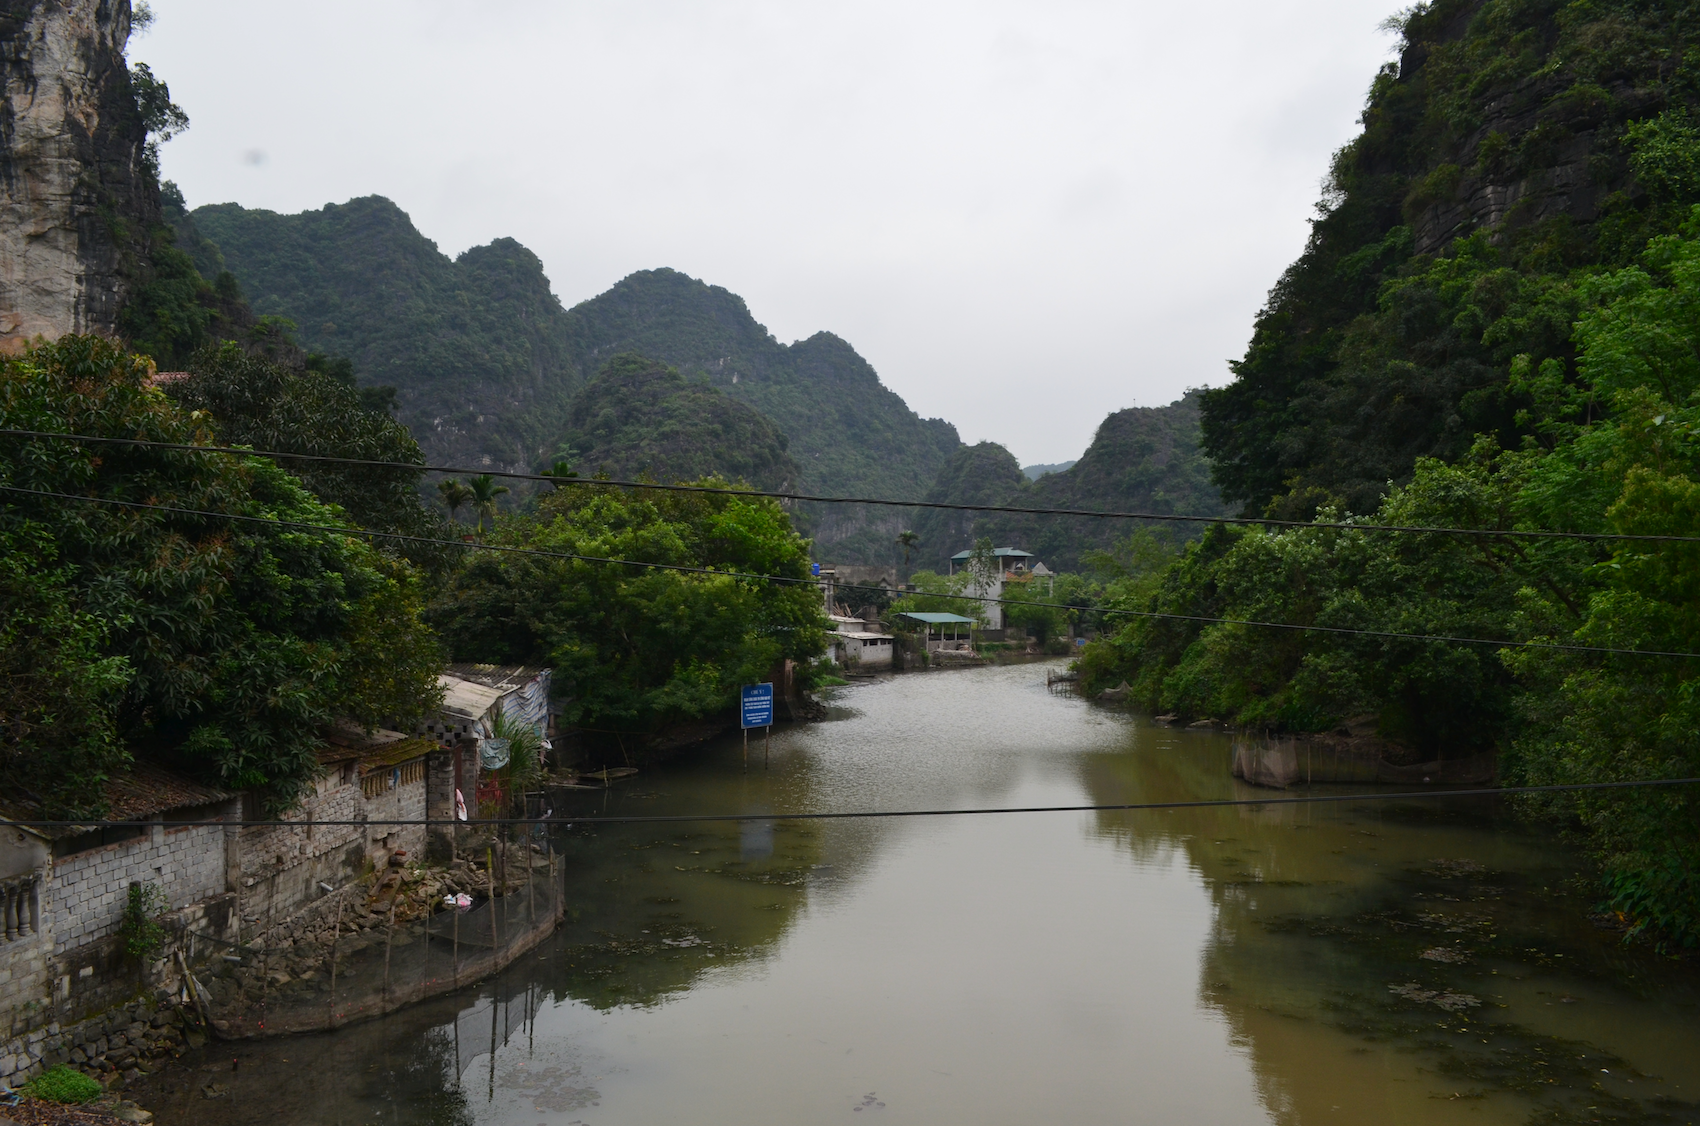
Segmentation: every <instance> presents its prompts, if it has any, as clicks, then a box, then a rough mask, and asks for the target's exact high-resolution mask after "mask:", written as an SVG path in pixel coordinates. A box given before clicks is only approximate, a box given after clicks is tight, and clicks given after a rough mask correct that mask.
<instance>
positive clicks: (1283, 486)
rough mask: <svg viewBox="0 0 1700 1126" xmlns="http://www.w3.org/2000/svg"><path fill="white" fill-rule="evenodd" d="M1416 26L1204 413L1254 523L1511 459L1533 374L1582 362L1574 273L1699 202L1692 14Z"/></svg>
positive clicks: (1596, 13)
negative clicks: (1459, 467)
mask: <svg viewBox="0 0 1700 1126" xmlns="http://www.w3.org/2000/svg"><path fill="white" fill-rule="evenodd" d="M1403 26H1404V45H1403V50H1402V53H1401V56H1400V60H1399V62H1398V64H1397V65H1389V66H1388V67H1387V68H1385V69H1384V70H1383V72H1382V73H1381V74H1380V75H1379V76H1378V77H1377V79H1376V81H1375V84H1374V86H1373V88H1372V89H1371V91H1370V96H1369V105H1368V107H1367V108H1366V109H1365V111H1364V116H1363V122H1364V130H1363V133H1362V134H1361V135H1360V136H1359V137H1358V138H1357V139H1356V140H1355V141H1353V142H1352V143H1351V144H1349V145H1347V146H1346V147H1345V148H1344V149H1342V150H1341V151H1340V153H1339V154H1338V156H1337V157H1336V158H1335V161H1334V164H1333V168H1332V171H1331V175H1330V179H1329V182H1328V184H1327V190H1326V194H1325V197H1324V199H1323V202H1322V204H1321V205H1320V208H1319V215H1318V217H1317V219H1316V220H1315V221H1314V226H1313V232H1312V236H1311V239H1310V243H1309V245H1308V246H1307V247H1306V249H1305V252H1304V254H1303V255H1302V256H1301V257H1300V258H1299V260H1298V261H1297V262H1295V263H1294V264H1293V265H1292V266H1291V267H1290V268H1289V269H1288V270H1287V272H1286V273H1285V274H1284V275H1283V276H1282V278H1281V279H1280V281H1279V282H1278V283H1277V285H1276V286H1275V288H1274V290H1273V291H1271V293H1270V296H1269V301H1268V304H1267V305H1266V307H1265V308H1264V310H1263V312H1262V313H1261V314H1260V315H1259V317H1258V320H1257V324H1256V327H1255V331H1254V334H1253V338H1252V342H1251V345H1250V347H1249V348H1248V350H1247V352H1246V354H1245V357H1244V358H1243V359H1242V360H1240V361H1239V362H1238V363H1237V364H1235V365H1234V371H1235V373H1236V375H1237V376H1238V378H1237V379H1236V380H1235V381H1234V382H1233V383H1232V384H1231V385H1229V386H1227V387H1224V388H1221V389H1220V390H1215V391H1210V392H1208V393H1207V394H1206V395H1205V399H1204V446H1205V450H1206V452H1207V453H1208V454H1209V455H1210V457H1211V458H1213V459H1214V461H1215V463H1216V479H1217V480H1218V482H1219V483H1220V484H1221V486H1222V489H1223V492H1224V494H1225V495H1226V497H1227V498H1228V500H1230V501H1232V502H1236V503H1238V504H1242V505H1245V506H1246V507H1247V508H1249V509H1253V510H1261V509H1263V508H1264V506H1265V505H1267V504H1270V503H1271V502H1275V503H1276V506H1277V508H1280V509H1282V510H1284V511H1287V512H1290V513H1298V514H1304V513H1308V512H1310V511H1314V510H1315V509H1316V508H1317V507H1318V506H1319V505H1322V504H1329V503H1332V504H1336V505H1339V506H1341V507H1343V508H1344V509H1346V510H1348V511H1353V512H1360V513H1363V512H1369V511H1373V510H1374V508H1375V507H1376V505H1377V504H1378V503H1379V502H1380V498H1381V497H1382V495H1383V494H1384V493H1385V491H1386V488H1387V484H1388V482H1389V481H1393V482H1404V481H1408V480H1409V479H1410V478H1411V474H1412V472H1413V470H1414V467H1415V465H1416V463H1417V461H1418V460H1419V459H1420V458H1422V457H1439V458H1443V459H1445V460H1455V459H1457V458H1459V457H1461V456H1463V455H1464V454H1465V453H1466V451H1468V450H1469V449H1470V448H1471V446H1472V445H1473V443H1474V441H1475V436H1476V435H1478V434H1489V435H1492V436H1494V437H1495V438H1496V439H1497V440H1498V441H1499V443H1500V444H1501V445H1502V446H1505V447H1507V448H1517V447H1518V446H1519V445H1520V443H1521V441H1522V439H1523V438H1524V437H1525V436H1527V435H1530V434H1531V433H1532V431H1531V429H1530V423H1529V421H1528V419H1527V417H1526V412H1527V410H1528V408H1529V406H1530V395H1529V391H1528V389H1527V388H1526V387H1524V386H1521V385H1520V384H1519V382H1518V380H1517V379H1516V378H1515V377H1514V375H1513V366H1514V364H1515V363H1516V362H1517V358H1518V357H1519V356H1528V357H1530V360H1531V361H1532V362H1533V364H1534V365H1535V366H1536V367H1537V368H1538V367H1539V366H1540V365H1541V364H1542V363H1544V362H1545V361H1547V360H1549V359H1550V360H1555V361H1557V362H1559V363H1568V361H1569V360H1570V358H1571V356H1572V354H1573V343H1572V340H1571V332H1570V325H1571V323H1572V322H1573V321H1574V320H1575V318H1576V315H1577V313H1578V310H1579V306H1578V293H1577V290H1576V287H1575V284H1574V282H1575V278H1576V277H1577V276H1578V275H1586V274H1588V273H1591V272H1600V271H1602V270H1609V269H1615V268H1621V267H1623V266H1626V265H1628V264H1630V263H1631V262H1633V261H1634V259H1635V257H1636V255H1638V254H1639V253H1640V250H1641V247H1642V246H1643V245H1644V244H1645V243H1646V241H1647V239H1648V238H1649V237H1651V236H1653V235H1656V234H1659V233H1661V232H1669V231H1671V230H1672V229H1674V227H1675V225H1676V224H1677V223H1680V222H1681V221H1682V218H1683V217H1684V216H1685V215H1686V212H1687V205H1688V203H1690V202H1693V199H1694V194H1693V193H1694V191H1695V189H1696V188H1697V187H1700V181H1697V178H1696V175H1695V169H1694V166H1693V164H1692V156H1691V154H1692V151H1693V149H1692V144H1691V142H1692V138H1693V136H1694V127H1693V125H1692V124H1691V123H1690V121H1691V119H1690V116H1689V112H1690V108H1691V107H1694V106H1695V105H1696V104H1697V103H1700V70H1697V69H1696V66H1697V60H1700V50H1697V47H1700V20H1696V18H1695V12H1694V10H1693V9H1692V8H1691V7H1690V6H1687V5H1682V4H1669V3H1658V2H1650V0H1586V2H1580V0H1578V2H1572V3H1558V2H1555V0H1435V2H1433V3H1426V4H1420V5H1418V6H1416V7H1415V8H1413V9H1412V10H1411V11H1410V12H1409V13H1407V17H1406V19H1405V21H1404V25H1403ZM1282 498H1284V499H1282Z"/></svg>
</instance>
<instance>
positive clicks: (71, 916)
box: [44, 825, 225, 957]
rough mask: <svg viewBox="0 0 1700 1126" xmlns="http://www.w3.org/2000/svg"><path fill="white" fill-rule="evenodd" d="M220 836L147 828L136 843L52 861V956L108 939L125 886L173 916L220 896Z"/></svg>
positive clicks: (201, 830) (218, 829)
mask: <svg viewBox="0 0 1700 1126" xmlns="http://www.w3.org/2000/svg"><path fill="white" fill-rule="evenodd" d="M224 833H225V830H224V827H223V826H221V825H202V826H188V827H185V828H177V829H174V828H171V827H170V826H168V825H155V826H154V827H153V828H151V829H150V830H148V832H147V833H145V834H144V835H142V836H140V837H135V838H132V839H130V840H127V841H120V842H118V843H116V844H109V845H102V846H101V847H99V848H93V849H90V850H88V851H87V852H79V853H77V854H75V855H74V856H67V857H63V858H60V859H56V860H55V861H54V862H53V876H52V879H51V880H50V881H49V882H48V886H47V903H46V904H45V905H44V906H45V914H46V915H47V920H48V921H47V926H46V927H45V928H44V929H46V930H47V931H48V932H49V934H50V935H51V937H52V943H53V955H54V956H55V957H58V956H60V955H63V954H64V953H65V951H66V950H70V949H75V948H76V947H79V946H85V945H87V944H89V943H91V942H97V941H99V940H101V939H103V938H107V937H109V936H111V935H113V934H116V933H117V931H118V925H119V923H120V922H121V921H122V919H123V914H124V904H125V901H126V900H127V899H128V897H129V894H130V885H131V884H134V883H144V884H156V885H158V887H159V888H160V889H161V890H162V891H163V892H164V893H165V898H166V903H167V906H168V908H170V909H173V910H175V909H177V908H180V907H186V906H188V905H189V904H191V903H194V902H196V901H197V900H201V899H205V898H207V897H208V896H211V895H218V894H221V893H223V891H224V890H225V856H224Z"/></svg>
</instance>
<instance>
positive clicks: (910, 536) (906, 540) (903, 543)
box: [896, 532, 921, 586]
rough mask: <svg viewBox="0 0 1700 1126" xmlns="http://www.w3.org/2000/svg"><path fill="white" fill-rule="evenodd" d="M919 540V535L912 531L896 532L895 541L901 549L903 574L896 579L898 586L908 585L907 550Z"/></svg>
mask: <svg viewBox="0 0 1700 1126" xmlns="http://www.w3.org/2000/svg"><path fill="white" fill-rule="evenodd" d="M920 542H921V537H920V536H918V535H916V534H915V533H914V532H899V533H898V535H897V540H896V543H897V546H899V547H901V548H902V549H903V575H902V577H900V578H899V579H898V580H897V585H899V586H908V585H909V552H910V550H911V549H912V548H913V547H914V546H915V545H916V544H918V543H920Z"/></svg>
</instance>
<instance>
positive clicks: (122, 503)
mask: <svg viewBox="0 0 1700 1126" xmlns="http://www.w3.org/2000/svg"><path fill="white" fill-rule="evenodd" d="M0 492H7V493H22V494H26V495H29V496H40V497H52V498H55V499H58V500H74V501H84V502H87V503H89V504H110V505H116V506H118V507H121V508H137V509H152V510H154V511H159V512H172V513H176V514H178V515H181V516H201V517H207V518H209V519H215V520H237V521H242V522H245V523H251V524H271V525H275V526H279V527H285V528H300V529H303V530H306V531H316V532H329V533H332V534H334V535H341V536H351V537H352V536H373V537H377V538H380V539H390V540H400V541H402V542H406V543H423V544H437V545H440V546H444V547H456V548H464V549H470V550H478V551H497V552H503V553H506V554H510V555H529V556H540V557H542V558H546V559H565V560H569V561H576V562H581V563H609V564H613V565H616V566H621V567H638V568H646V569H650V570H657V571H677V572H682V573H685V574H694V575H709V576H715V577H719V578H728V579H749V580H754V581H758V582H768V583H780V584H784V585H790V586H810V587H816V588H820V589H824V588H826V587H828V586H830V585H832V584H828V583H825V582H822V581H820V580H818V579H798V578H791V577H788V576H785V575H759V574H752V573H749V572H746V571H721V570H716V569H715V568H713V567H693V566H689V565H687V564H682V563H646V562H643V561H641V560H636V559H612V558H608V557H606V556H599V555H574V554H571V553H569V552H564V551H547V550H544V549H542V548H534V547H513V546H510V545H507V544H492V543H476V542H475V543H467V542H464V541H459V540H440V539H433V538H431V537H428V536H411V535H406V534H404V533H401V532H380V531H374V530H372V529H369V528H343V527H336V526H335V525H330V524H309V523H305V522H303V521H299V520H283V519H280V518H278V517H274V516H246V515H242V514H240V513H231V512H211V511H207V510H205V509H197V508H179V507H176V506H174V505H164V504H149V503H146V502H143V501H133V500H116V499H113V498H110V497H88V496H79V495H77V494H75V493H56V492H49V491H47V490H45V489H26V488H22V487H20V486H17V485H0ZM918 593H921V594H922V595H923V596H924V597H927V598H941V599H954V600H957V601H961V602H978V603H980V604H982V605H998V606H1025V607H1029V608H1031V607H1040V606H1048V607H1052V608H1054V609H1058V610H1077V611H1080V612H1083V613H1090V614H1103V615H1108V616H1111V617H1123V618H1161V619H1165V620H1169V621H1180V622H1202V623H1205V624H1215V625H1233V626H1253V627H1257V628H1261V629H1284V630H1295V631H1299V632H1306V633H1332V634H1340V635H1343V636H1351V637H1385V638H1391V639H1395V640H1404V641H1438V642H1444V643H1447V644H1454V645H1486V646H1491V647H1493V648H1495V649H1551V650H1556V651H1560V652H1567V653H1601V654H1616V655H1618V656H1626V657H1679V658H1684V659H1700V653H1684V652H1677V651H1671V650H1662V649H1617V648H1612V647H1610V646H1604V645H1564V644H1560V643H1558V642H1551V641H1503V640H1496V639H1493V638H1486V637H1455V636H1449V635H1446V634H1426V633H1404V632H1400V631H1397V630H1374V629H1354V628H1351V627H1348V626H1321V625H1300V624H1297V623H1293V622H1263V621H1256V620H1252V619H1246V618H1213V617H1208V616H1205V615H1202V614H1172V613H1165V612H1162V611H1158V610H1119V609H1110V608H1099V607H1094V606H1077V605H1072V604H1067V603H1049V602H1024V601H1021V600H1020V599H1015V598H993V597H990V596H987V595H977V594H933V593H929V592H918Z"/></svg>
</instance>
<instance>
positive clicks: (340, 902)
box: [329, 894, 348, 1028]
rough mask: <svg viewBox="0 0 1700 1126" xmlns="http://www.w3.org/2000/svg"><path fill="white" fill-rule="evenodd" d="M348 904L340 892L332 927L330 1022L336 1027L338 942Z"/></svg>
mask: <svg viewBox="0 0 1700 1126" xmlns="http://www.w3.org/2000/svg"><path fill="white" fill-rule="evenodd" d="M347 906H348V897H347V896H344V895H341V894H339V895H338V896H337V902H336V926H335V927H333V928H332V929H331V1015H330V1021H329V1024H330V1026H331V1027H332V1028H335V1027H336V944H337V942H338V940H340V939H341V938H342V909H343V908H344V907H347Z"/></svg>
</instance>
